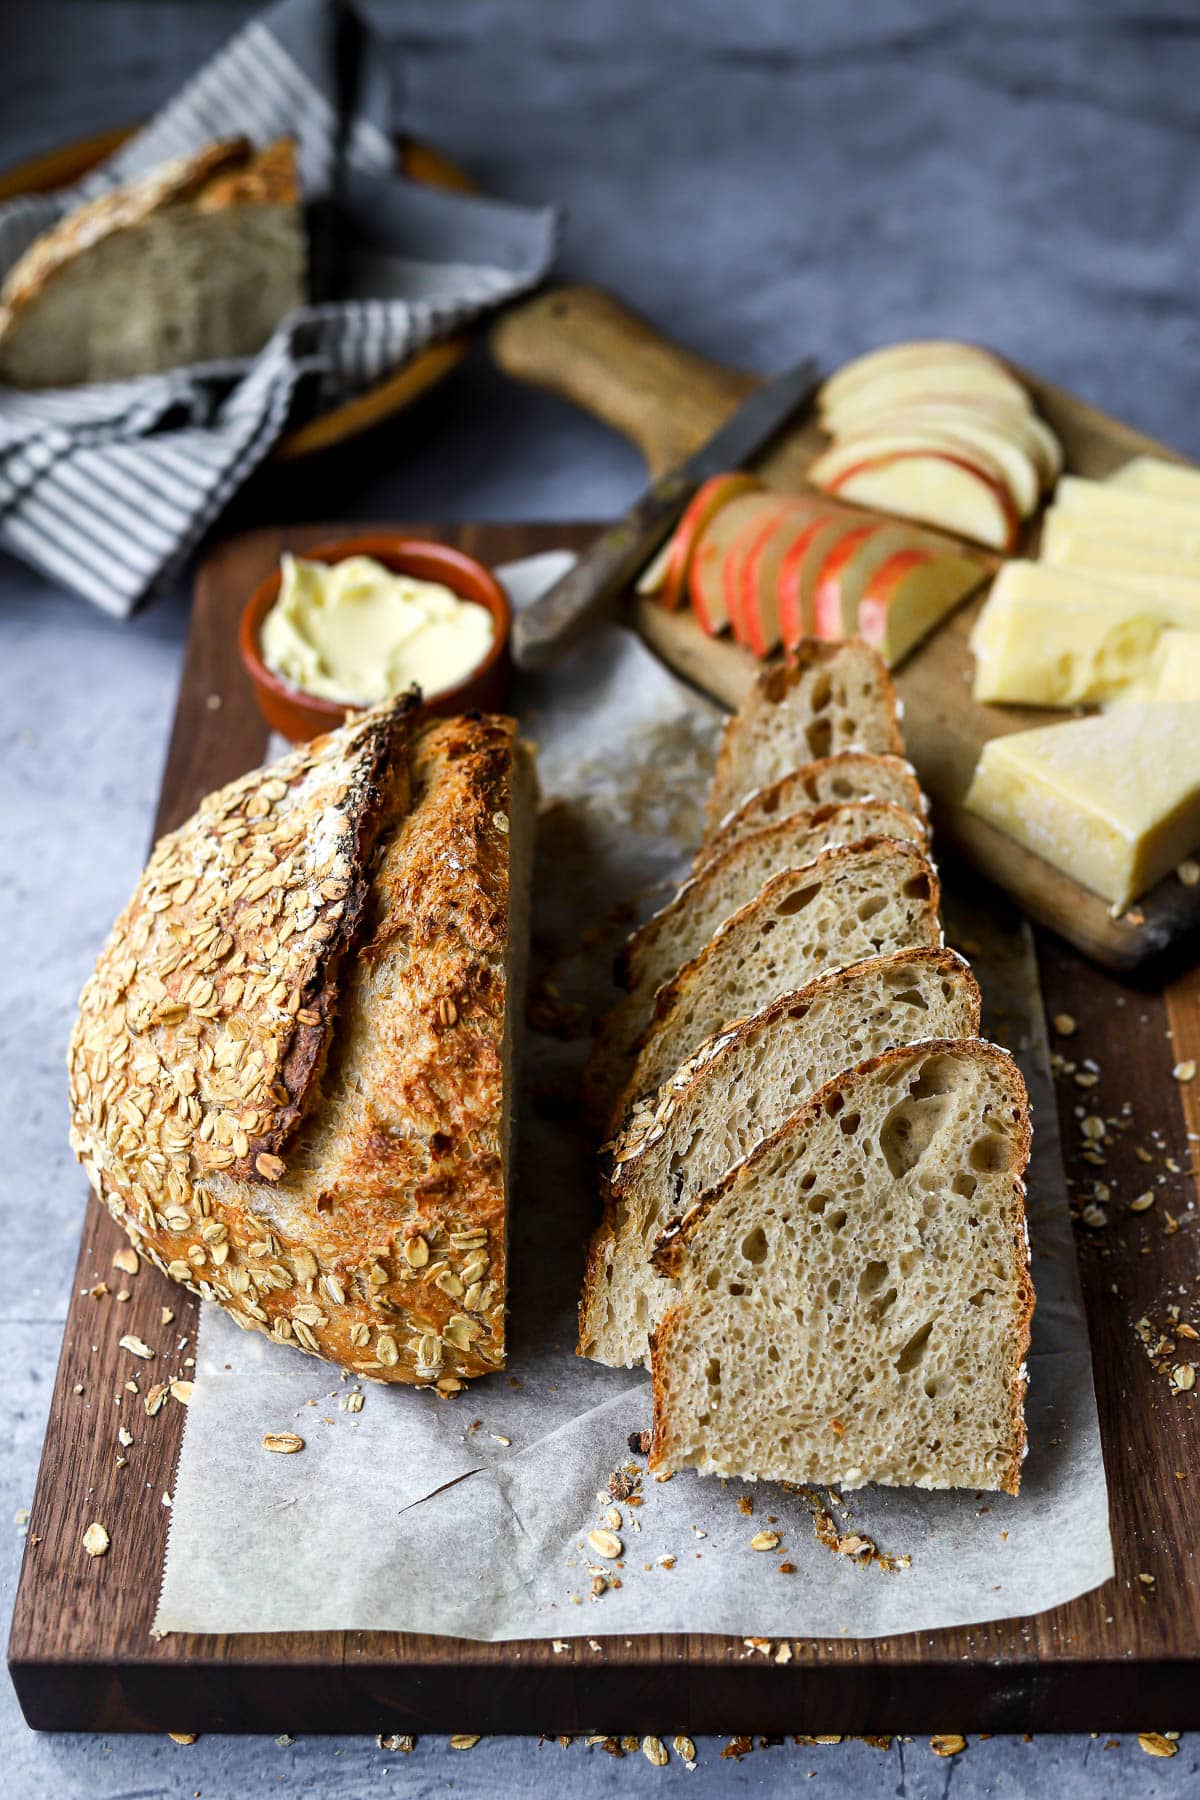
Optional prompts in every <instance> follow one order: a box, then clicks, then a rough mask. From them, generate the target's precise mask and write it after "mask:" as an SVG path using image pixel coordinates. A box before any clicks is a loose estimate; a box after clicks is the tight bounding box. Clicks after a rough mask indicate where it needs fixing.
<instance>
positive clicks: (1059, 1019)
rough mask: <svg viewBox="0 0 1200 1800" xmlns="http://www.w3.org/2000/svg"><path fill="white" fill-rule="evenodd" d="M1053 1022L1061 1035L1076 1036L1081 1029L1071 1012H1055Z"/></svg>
mask: <svg viewBox="0 0 1200 1800" xmlns="http://www.w3.org/2000/svg"><path fill="white" fill-rule="evenodd" d="M1051 1024H1052V1025H1053V1026H1054V1029H1055V1031H1056V1032H1057V1033H1058V1035H1059V1037H1074V1036H1075V1033H1076V1032H1077V1031H1078V1029H1079V1027H1078V1025H1077V1024H1076V1023H1075V1020H1074V1019H1073V1018H1072V1017H1071V1015H1070V1013H1066V1012H1064V1013H1055V1015H1054V1018H1053V1019H1052V1020H1051Z"/></svg>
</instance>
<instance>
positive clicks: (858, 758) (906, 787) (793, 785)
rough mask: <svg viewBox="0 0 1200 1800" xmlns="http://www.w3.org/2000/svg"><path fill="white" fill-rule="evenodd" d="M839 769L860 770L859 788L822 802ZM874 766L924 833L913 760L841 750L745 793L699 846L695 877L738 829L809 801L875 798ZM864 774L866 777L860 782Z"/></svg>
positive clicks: (924, 807) (924, 812)
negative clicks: (824, 789)
mask: <svg viewBox="0 0 1200 1800" xmlns="http://www.w3.org/2000/svg"><path fill="white" fill-rule="evenodd" d="M840 768H841V769H847V770H850V769H853V770H856V771H861V775H860V782H861V792H860V791H858V789H857V788H856V789H855V790H854V791H853V792H851V793H850V794H848V795H846V796H844V797H843V798H842V799H840V800H831V801H825V802H822V801H820V800H819V799H817V798H815V796H816V795H818V794H819V792H820V789H821V784H822V781H823V780H824V779H826V778H827V777H828V778H832V777H833V776H835V775H836V772H837V771H838V770H839V769H840ZM872 769H878V770H880V771H881V772H882V773H884V774H886V776H887V778H888V779H889V780H890V781H891V783H892V785H893V786H894V787H895V788H896V789H897V790H898V791H899V793H900V794H901V795H902V796H903V798H902V799H901V800H900V801H899V802H898V804H900V805H902V806H904V807H905V808H906V810H907V811H908V812H909V813H911V814H912V816H913V818H914V819H916V820H918V821H919V822H920V823H921V825H922V826H923V827H924V829H925V833H926V836H928V834H929V823H928V815H929V802H928V800H927V799H926V798H925V795H924V794H923V793H922V792H921V784H920V782H919V781H918V780H917V775H916V770H915V769H914V768H913V766H912V764H911V763H910V762H908V761H906V759H905V758H904V757H903V756H896V755H894V754H892V753H889V752H884V751H880V752H878V753H873V752H871V751H868V750H842V751H839V752H838V754H837V755H836V756H821V757H818V758H817V759H816V761H815V762H810V763H801V765H800V767H799V768H797V769H793V770H792V771H791V773H790V774H787V775H782V776H780V778H779V780H778V781H773V782H771V783H770V784H769V785H768V786H767V787H764V788H757V789H756V790H755V791H754V793H752V794H749V795H748V796H747V797H746V799H745V800H743V801H742V802H741V804H740V805H739V806H736V807H734V809H733V811H732V812H730V813H727V814H726V815H725V817H724V818H723V819H721V820H720V822H719V823H718V824H716V825H715V826H714V827H713V828H712V832H711V835H710V836H709V837H707V838H705V840H704V842H703V843H702V844H701V845H700V848H699V849H698V850H697V852H696V856H695V860H694V862H693V864H692V873H693V875H699V874H700V873H701V872H702V870H704V869H705V868H707V866H708V864H709V863H711V862H712V861H714V860H715V858H716V857H718V856H721V855H723V854H724V852H725V849H726V847H727V845H728V843H729V841H730V840H731V839H732V838H734V837H735V836H737V835H738V834H739V832H743V833H744V832H745V831H746V830H747V829H760V828H761V826H762V825H767V824H769V823H770V822H771V820H772V819H774V818H784V817H786V815H787V814H788V813H794V812H797V811H799V810H802V809H803V808H805V807H807V806H810V805H811V806H818V805H822V804H824V805H831V806H850V805H853V804H854V803H855V802H856V801H868V802H875V801H877V799H878V796H876V795H874V794H872V793H871V792H870V786H869V776H870V773H871V770H872ZM863 777H867V778H868V779H865V780H864V779H863Z"/></svg>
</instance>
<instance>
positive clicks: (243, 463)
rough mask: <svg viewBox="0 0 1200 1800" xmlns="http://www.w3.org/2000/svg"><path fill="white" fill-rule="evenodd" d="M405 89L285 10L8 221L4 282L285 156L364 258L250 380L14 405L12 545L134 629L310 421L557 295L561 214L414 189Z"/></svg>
mask: <svg viewBox="0 0 1200 1800" xmlns="http://www.w3.org/2000/svg"><path fill="white" fill-rule="evenodd" d="M396 90H397V83H396V80H395V75H394V72H393V70H392V69H390V68H389V66H388V62H387V60H386V56H385V52H384V50H383V47H382V46H381V45H380V43H379V41H378V39H377V38H376V37H374V36H373V34H372V33H371V31H370V29H369V27H368V26H367V25H366V24H365V23H364V21H363V20H361V19H360V18H359V16H358V15H357V14H356V13H355V12H354V11H353V10H352V9H351V8H350V7H349V6H348V5H344V4H340V3H339V0H282V4H280V5H277V6H274V7H272V8H271V9H270V10H269V11H267V12H266V13H264V14H262V15H261V16H260V17H259V18H257V19H254V20H252V21H251V22H250V23H249V24H248V25H246V26H245V27H244V28H243V29H242V30H241V31H239V32H238V34H237V35H236V37H234V38H233V39H232V40H231V42H230V43H228V44H227V45H226V46H225V47H224V49H223V50H221V51H219V52H218V53H217V55H216V56H215V57H213V59H212V61H211V62H209V63H208V64H207V65H206V66H205V68H203V69H202V70H201V71H200V73H199V74H198V75H197V76H196V77H195V78H194V79H193V80H192V81H190V82H189V83H188V85H187V86H186V87H185V88H184V89H183V90H182V91H181V92H180V93H179V94H178V95H177V96H176V97H175V99H174V100H172V101H171V102H170V103H169V104H168V105H167V106H166V107H164V108H163V110H162V111H161V112H160V113H159V114H157V116H156V117H155V118H154V119H152V120H151V122H150V123H149V124H148V125H147V126H146V127H145V128H144V129H143V130H142V131H140V132H139V133H138V134H137V135H136V137H133V138H131V139H130V140H129V141H128V142H127V143H126V144H124V145H123V146H122V147H121V149H120V150H119V151H118V152H117V154H116V155H115V156H113V157H112V158H111V159H110V160H109V161H108V162H107V163H105V164H104V165H103V167H102V168H100V169H98V170H96V171H94V172H93V173H92V174H90V175H89V176H88V177H87V179H86V180H84V181H82V182H81V183H79V185H78V186H76V187H74V188H71V189H68V190H64V191H62V192H59V193H55V194H53V195H49V196H43V195H39V196H33V197H26V198H23V199H19V200H15V201H12V202H10V203H9V204H7V205H6V206H3V207H0V280H3V277H4V275H5V274H6V273H7V271H8V270H9V269H10V268H11V267H12V266H13V264H14V263H15V262H16V260H17V258H18V257H19V256H20V255H21V254H22V253H23V252H24V251H25V249H26V248H27V247H28V246H29V245H30V244H31V243H32V242H33V240H34V239H35V238H36V237H37V236H38V235H39V234H40V233H41V232H43V231H45V230H46V229H47V228H48V227H49V226H51V225H53V224H54V223H56V221H57V220H58V219H60V218H61V217H62V216H63V215H64V213H66V212H69V211H70V210H72V209H73V208H74V207H76V206H78V205H79V204H80V203H81V202H82V201H85V200H90V199H92V198H93V197H94V196H95V195H96V194H98V193H102V192H104V191H105V190H106V189H107V188H111V187H114V186H117V185H119V184H120V183H121V182H123V181H126V180H129V179H130V178H132V177H134V176H137V175H141V174H144V173H146V172H147V171H148V170H150V169H153V168H154V167H156V166H157V165H158V164H159V163H162V162H166V161H168V160H169V159H171V158H173V157H177V156H181V155H186V154H187V153H189V152H191V151H194V150H196V149H199V148H200V147H201V146H202V145H204V144H206V143H208V142H210V141H211V140H212V139H214V138H222V137H235V136H239V135H241V136H247V137H250V138H252V139H253V140H254V141H255V142H256V143H260V144H265V143H269V142H270V141H271V140H272V139H273V138H277V137H281V136H285V135H286V136H290V137H292V138H294V139H295V140H296V144H297V152H298V160H299V165H300V175H301V180H302V183H303V188H304V195H305V200H306V202H310V203H311V202H313V201H321V200H332V201H333V203H334V205H335V206H336V209H337V214H338V218H339V224H340V228H341V232H342V235H343V238H344V241H345V242H346V243H347V244H348V245H349V250H348V252H344V253H343V266H342V271H341V279H340V282H339V289H340V295H341V297H339V298H338V299H337V300H334V301H329V302H326V303H323V304H314V305H309V306H305V307H303V308H302V309H301V310H299V311H298V312H295V313H292V314H290V315H289V317H288V318H286V319H285V320H284V321H283V322H282V324H281V325H280V326H279V328H278V329H277V330H276V332H275V333H274V335H273V336H272V338H271V339H270V342H269V343H268V344H267V345H266V346H265V347H264V348H263V350H262V351H261V352H260V353H259V354H258V355H257V356H256V357H254V358H253V359H252V360H250V361H246V362H236V363H206V364H204V365H202V366H200V367H193V368H186V369H177V370H172V371H171V372H169V373H168V374H164V375H151V376H145V377H142V378H140V379H138V380H135V381H122V382H114V383H109V384H103V385H101V384H97V385H93V386H89V387H80V388H57V389H48V390H38V391H28V390H26V391H23V390H19V389H16V388H12V387H7V386H0V543H3V544H4V545H5V546H6V547H7V548H8V549H10V550H12V551H13V552H15V554H17V555H18V556H21V557H23V558H24V559H25V560H26V561H27V562H30V563H32V564H33V565H34V566H35V567H37V568H39V569H41V570H43V571H44V572H45V573H46V574H47V575H49V576H50V577H51V578H52V579H54V580H56V581H60V582H62V583H63V584H65V585H66V586H68V587H72V588H75V589H77V590H78V591H79V593H81V594H83V595H84V596H86V598H87V599H89V600H92V601H94V602H95V603H96V605H98V606H101V607H103V608H104V610H105V611H106V612H110V613H113V614H115V615H117V616H118V617H125V616H127V615H128V614H129V613H130V612H131V611H132V610H133V608H134V607H135V606H136V605H137V604H138V602H139V601H140V600H141V599H142V598H143V597H144V596H145V594H146V593H147V592H148V591H149V590H150V588H152V587H153V586H154V584H155V583H156V582H158V581H160V580H161V579H162V578H163V577H164V576H165V575H168V574H169V573H170V572H171V571H172V570H173V569H174V568H175V567H177V566H178V564H179V563H180V562H181V561H182V559H183V558H184V557H185V556H186V555H187V554H188V552H189V551H190V550H191V549H192V548H193V547H194V546H195V544H196V542H197V541H198V539H199V538H200V536H201V535H202V533H203V532H204V531H205V530H206V529H207V527H208V526H209V525H210V524H211V523H212V521H213V520H214V519H215V518H216V517H217V515H218V513H219V512H220V511H221V509H222V508H223V507H224V506H225V504H226V502H227V501H228V500H229V498H230V496H231V495H232V494H233V493H234V492H235V491H236V489H237V488H238V487H239V486H240V485H241V484H242V482H244V481H245V479H246V477H247V476H248V475H249V474H250V473H251V471H252V470H253V469H254V468H255V467H256V466H257V465H258V464H259V463H260V462H261V461H262V460H263V458H264V457H265V456H266V455H267V453H268V452H269V451H270V449H271V446H272V445H273V444H274V443H275V441H276V439H277V438H278V437H279V436H280V434H281V432H282V431H283V430H284V428H285V426H286V425H287V423H288V421H289V418H291V417H292V416H293V412H294V409H295V408H296V407H297V406H298V405H299V406H303V407H306V408H308V409H312V408H321V409H323V408H325V407H328V406H329V405H332V404H334V403H335V402H336V401H337V400H339V399H341V398H343V397H346V396H348V395H351V394H353V393H356V392H359V391H361V390H362V389H364V388H366V387H369V386H370V385H371V384H372V383H373V382H374V381H376V380H378V379H379V378H380V377H381V376H383V375H384V374H385V373H387V372H388V371H389V370H392V369H395V368H397V367H398V366H399V365H401V364H403V363H404V362H406V361H408V360H409V359H410V358H411V357H412V356H413V355H415V354H416V353H417V352H418V351H420V350H422V349H423V348H424V347H425V346H426V345H428V344H430V343H432V342H434V341H435V340H436V339H438V338H440V337H444V336H445V335H446V334H447V333H449V332H451V331H453V330H455V329H456V328H458V327H459V326H461V325H462V324H464V323H465V322H466V321H467V320H468V319H470V318H472V317H473V316H475V315H477V314H479V313H481V312H483V311H484V310H486V309H487V308H489V307H492V306H495V305H497V304H499V303H500V302H501V301H503V300H506V299H508V298H509V297H510V296H512V295H514V294H518V293H520V292H522V291H523V290H524V289H527V288H529V287H532V286H534V285H536V283H537V282H538V281H540V280H541V278H542V277H543V275H544V274H545V273H546V271H547V269H548V268H549V266H550V263H551V261H552V258H553V255H554V246H555V239H556V231H557V215H556V214H555V212H554V210H553V209H551V208H542V209H537V208H528V207H520V206H512V205H508V204H505V203H504V202H502V201H495V200H484V199H480V198H477V197H475V196H473V195H465V194H458V193H448V192H445V191H442V190H436V189H432V188H428V187H423V186H420V185H418V184H416V183H413V182H409V181H407V180H405V178H404V177H403V176H402V175H401V174H400V173H399V172H398V169H397V159H396V149H395V143H396V123H397V122H396V116H395V95H396ZM298 390H301V392H300V393H299V394H298Z"/></svg>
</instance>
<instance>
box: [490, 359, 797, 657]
mask: <svg viewBox="0 0 1200 1800" xmlns="http://www.w3.org/2000/svg"><path fill="white" fill-rule="evenodd" d="M817 380H818V371H817V365H816V363H815V361H814V360H813V358H812V357H806V358H805V360H804V361H803V362H801V363H797V364H796V366H795V368H793V369H787V370H785V371H784V373H783V374H782V375H775V376H773V377H772V378H771V380H769V381H765V382H764V383H763V385H762V386H761V387H758V388H755V390H754V392H753V393H752V394H751V395H750V396H749V397H748V398H747V399H746V400H743V402H742V404H741V405H740V406H739V407H738V409H737V411H736V412H735V413H734V415H733V417H732V418H731V419H727V420H726V422H725V424H724V425H722V426H721V428H720V430H719V431H718V432H716V434H715V435H714V436H713V437H711V438H709V440H708V442H707V443H706V444H704V445H703V446H702V447H701V448H700V449H699V450H697V451H696V452H695V453H694V454H693V455H692V456H689V457H688V458H687V460H686V462H682V463H680V464H679V466H678V467H677V468H675V469H672V470H671V471H670V472H669V474H666V475H661V476H659V478H658V480H657V481H654V482H652V483H651V484H650V486H649V487H648V488H647V489H646V492H645V493H644V494H643V495H642V497H641V499H640V500H638V501H637V502H636V503H635V505H633V506H632V507H631V508H630V510H629V511H628V512H627V513H626V514H625V517H624V518H623V519H619V520H617V522H616V523H615V524H613V525H610V526H608V528H607V529H606V530H605V531H602V532H601V533H600V536H599V537H598V538H597V539H596V542H595V543H594V544H593V545H592V547H591V549H590V550H587V551H586V552H585V553H584V555H583V556H581V557H580V559H579V561H578V562H577V563H576V564H575V567H574V568H573V569H572V570H571V571H570V572H569V573H568V574H566V575H564V576H563V578H562V580H561V581H556V582H555V584H554V586H553V587H552V588H550V589H549V591H548V592H547V593H545V594H543V595H542V597H541V599H540V600H535V601H534V603H533V605H532V606H527V607H524V608H523V609H522V610H521V611H520V612H519V613H517V614H516V616H515V617H514V619H513V636H512V644H513V660H514V662H515V663H516V664H517V667H518V668H521V669H545V668H548V667H549V665H550V664H551V663H553V662H554V661H556V660H557V658H558V657H559V656H560V655H561V654H562V652H563V651H564V650H566V649H568V648H569V646H570V645H571V644H573V643H575V641H576V640H577V639H578V638H579V636H580V635H581V633H582V632H583V631H585V630H586V628H587V626H588V625H589V624H590V623H591V622H592V620H593V619H594V618H595V617H596V616H597V615H598V614H599V613H600V612H601V611H602V610H603V609H604V607H606V606H607V605H608V604H609V603H610V602H611V601H612V600H615V599H616V598H617V596H618V595H619V594H621V593H623V592H624V591H625V589H626V588H628V587H629V586H630V585H631V584H632V582H633V581H634V580H635V579H636V577H637V576H638V574H639V573H640V572H641V570H642V569H644V568H645V566H646V564H647V563H648V562H649V560H650V558H651V557H652V556H653V555H654V552H655V551H656V550H657V549H658V548H659V546H660V545H661V544H662V543H663V542H664V541H665V539H666V537H667V535H668V533H669V532H670V531H672V530H673V529H674V527H675V525H676V523H677V522H678V520H679V516H680V514H681V513H682V512H683V509H684V507H685V506H686V505H687V503H688V501H689V500H690V499H691V497H692V495H693V494H694V493H695V492H696V489H697V488H698V487H699V486H700V485H701V483H702V482H705V481H707V480H708V479H709V477H710V476H713V475H721V474H723V473H724V472H725V471H726V470H727V469H742V468H745V466H746V464H747V463H749V462H750V461H752V460H753V458H754V457H755V456H757V455H758V454H759V452H760V451H761V450H763V449H765V448H766V446H767V444H769V443H770V441H771V439H772V438H773V437H774V436H775V435H776V433H777V432H779V431H780V430H782V428H783V426H785V425H786V424H787V423H788V421H789V419H791V418H793V417H794V416H795V414H796V413H797V412H799V411H800V410H801V409H802V408H803V407H805V406H807V405H808V403H809V401H810V400H811V399H812V396H813V393H814V390H815V389H816V386H817Z"/></svg>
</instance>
